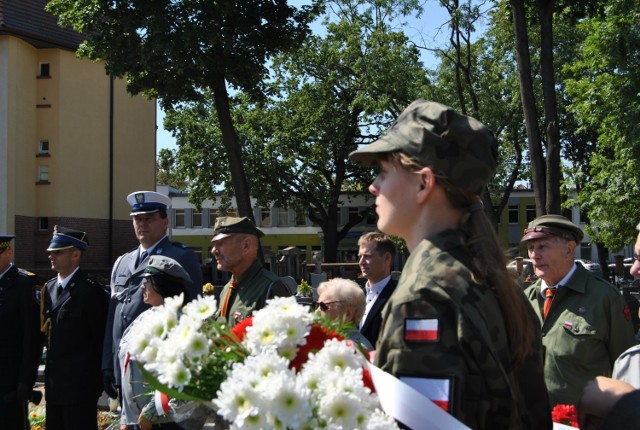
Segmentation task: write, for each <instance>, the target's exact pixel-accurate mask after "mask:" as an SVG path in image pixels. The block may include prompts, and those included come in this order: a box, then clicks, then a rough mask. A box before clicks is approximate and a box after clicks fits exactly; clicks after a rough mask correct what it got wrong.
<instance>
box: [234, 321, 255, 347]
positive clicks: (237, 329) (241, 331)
mask: <svg viewBox="0 0 640 430" xmlns="http://www.w3.org/2000/svg"><path fill="white" fill-rule="evenodd" d="M252 325H253V317H249V318H245V319H243V320H242V321H240V322H239V323H238V324H236V325H235V326H233V328H232V329H231V332H232V333H233V334H235V335H236V336H237V338H238V340H239V341H240V342H242V341H243V340H244V336H245V335H246V334H247V327H251V326H252Z"/></svg>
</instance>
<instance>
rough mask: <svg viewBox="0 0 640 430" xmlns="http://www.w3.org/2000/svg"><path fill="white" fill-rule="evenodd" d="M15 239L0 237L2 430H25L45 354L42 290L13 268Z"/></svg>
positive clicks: (30, 275) (35, 280)
mask: <svg viewBox="0 0 640 430" xmlns="http://www.w3.org/2000/svg"><path fill="white" fill-rule="evenodd" d="M14 237H15V236H13V235H6V234H2V235H0V327H2V329H1V330H0V345H1V347H0V422H2V426H1V427H2V428H3V429H7V430H18V429H19V430H24V429H28V428H29V425H28V419H27V401H28V399H29V397H30V395H31V391H32V388H33V384H34V383H35V382H36V377H37V375H38V364H39V363H40V355H41V352H42V335H41V333H40V316H39V315H40V312H39V306H40V305H39V303H38V299H39V293H40V288H41V287H40V286H39V285H38V284H39V283H40V281H39V279H38V278H37V277H36V276H35V275H34V274H33V273H29V272H27V271H25V270H22V269H18V268H17V267H16V266H14V265H13V263H12V260H13V249H11V241H12V240H13V238H14Z"/></svg>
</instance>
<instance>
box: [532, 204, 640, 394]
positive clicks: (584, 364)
mask: <svg viewBox="0 0 640 430" xmlns="http://www.w3.org/2000/svg"><path fill="white" fill-rule="evenodd" d="M582 237H583V233H582V230H580V228H579V227H578V226H577V225H575V224H574V223H572V222H571V221H570V220H568V219H567V218H565V217H563V216H561V215H543V216H541V217H538V218H536V219H534V220H533V221H531V222H530V223H529V225H528V227H527V229H525V231H524V236H523V237H522V240H521V241H522V242H526V244H527V249H528V253H529V258H530V259H531V261H532V262H533V267H534V270H535V273H536V276H538V278H539V279H538V281H536V282H535V283H534V284H532V285H531V286H529V287H528V288H527V289H526V290H525V295H526V296H527V298H528V299H529V302H530V303H531V305H532V306H533V309H534V311H535V313H536V315H537V316H538V318H539V321H540V324H541V326H542V343H543V345H544V347H545V363H544V374H545V381H546V384H547V389H548V390H549V398H550V400H551V404H552V406H553V405H556V404H571V405H577V403H578V400H579V399H580V395H581V393H582V389H583V388H584V386H585V384H586V383H587V382H588V381H590V380H592V379H594V378H595V377H596V376H601V375H605V376H609V375H611V371H612V368H613V363H614V362H615V360H616V358H618V356H619V355H620V354H621V353H622V352H624V351H625V350H626V349H627V348H629V347H631V346H632V345H634V344H635V339H634V335H633V326H632V324H631V316H630V315H629V308H628V307H627V306H626V304H625V301H624V299H623V297H622V295H621V294H620V292H619V291H618V290H617V289H616V288H615V287H614V286H613V285H611V284H610V283H608V282H607V281H605V280H604V279H602V278H600V277H598V276H597V275H595V274H593V273H592V272H589V271H588V270H586V269H585V268H584V267H582V266H581V265H579V264H576V263H575V261H574V254H575V249H576V247H577V245H578V244H579V243H580V242H581V241H582Z"/></svg>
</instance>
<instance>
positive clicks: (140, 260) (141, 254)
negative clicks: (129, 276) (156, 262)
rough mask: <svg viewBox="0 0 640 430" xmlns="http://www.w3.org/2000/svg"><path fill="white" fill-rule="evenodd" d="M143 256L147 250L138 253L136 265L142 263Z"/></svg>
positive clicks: (144, 256)
mask: <svg viewBox="0 0 640 430" xmlns="http://www.w3.org/2000/svg"><path fill="white" fill-rule="evenodd" d="M145 258H147V251H142V252H141V253H140V254H139V255H138V261H137V262H136V267H138V266H139V265H140V263H142V262H143V261H144V259H145Z"/></svg>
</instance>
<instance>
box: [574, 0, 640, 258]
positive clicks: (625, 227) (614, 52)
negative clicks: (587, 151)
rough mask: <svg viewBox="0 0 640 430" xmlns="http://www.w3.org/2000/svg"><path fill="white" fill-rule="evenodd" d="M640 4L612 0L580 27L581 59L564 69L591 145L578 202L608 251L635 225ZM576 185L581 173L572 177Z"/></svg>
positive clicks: (639, 172)
mask: <svg viewBox="0 0 640 430" xmlns="http://www.w3.org/2000/svg"><path fill="white" fill-rule="evenodd" d="M638 11H640V2H639V1H638V0H612V1H609V2H607V6H606V7H605V8H604V10H603V13H601V14H596V15H594V16H592V17H590V18H589V19H586V20H583V21H582V22H580V23H579V24H578V29H579V30H580V31H581V32H583V34H584V35H585V38H584V41H583V42H582V44H581V46H580V52H581V56H580V58H579V59H578V61H576V62H575V63H574V64H573V65H568V66H567V68H568V70H569V71H570V72H571V73H572V74H573V77H572V78H571V79H568V80H567V91H568V93H569V94H570V95H571V96H572V97H573V100H574V103H573V104H572V106H571V110H572V111H573V113H574V115H575V118H576V122H577V124H576V125H577V130H578V131H580V132H582V133H584V134H586V135H589V136H591V137H592V138H593V139H595V141H596V142H595V144H594V146H593V147H594V152H593V154H592V156H591V158H590V161H589V165H588V166H589V172H588V174H589V176H590V180H589V181H585V185H584V187H583V188H582V189H581V190H580V192H579V195H578V202H579V203H580V205H581V207H582V208H583V210H585V211H586V212H587V213H588V214H589V219H590V221H591V225H592V227H591V228H590V229H589V233H590V234H592V235H593V237H594V238H595V239H596V240H598V241H601V242H602V243H604V244H605V245H606V246H608V247H610V248H612V249H620V248H621V247H622V246H624V245H625V244H627V243H629V242H632V241H633V236H634V235H635V228H634V227H635V225H636V224H637V222H638V220H640V205H638V202H639V201H640V98H639V97H638V94H640V75H638V70H640V13H639V12H638ZM576 175H577V176H578V178H580V175H584V173H583V172H578V173H576Z"/></svg>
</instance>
